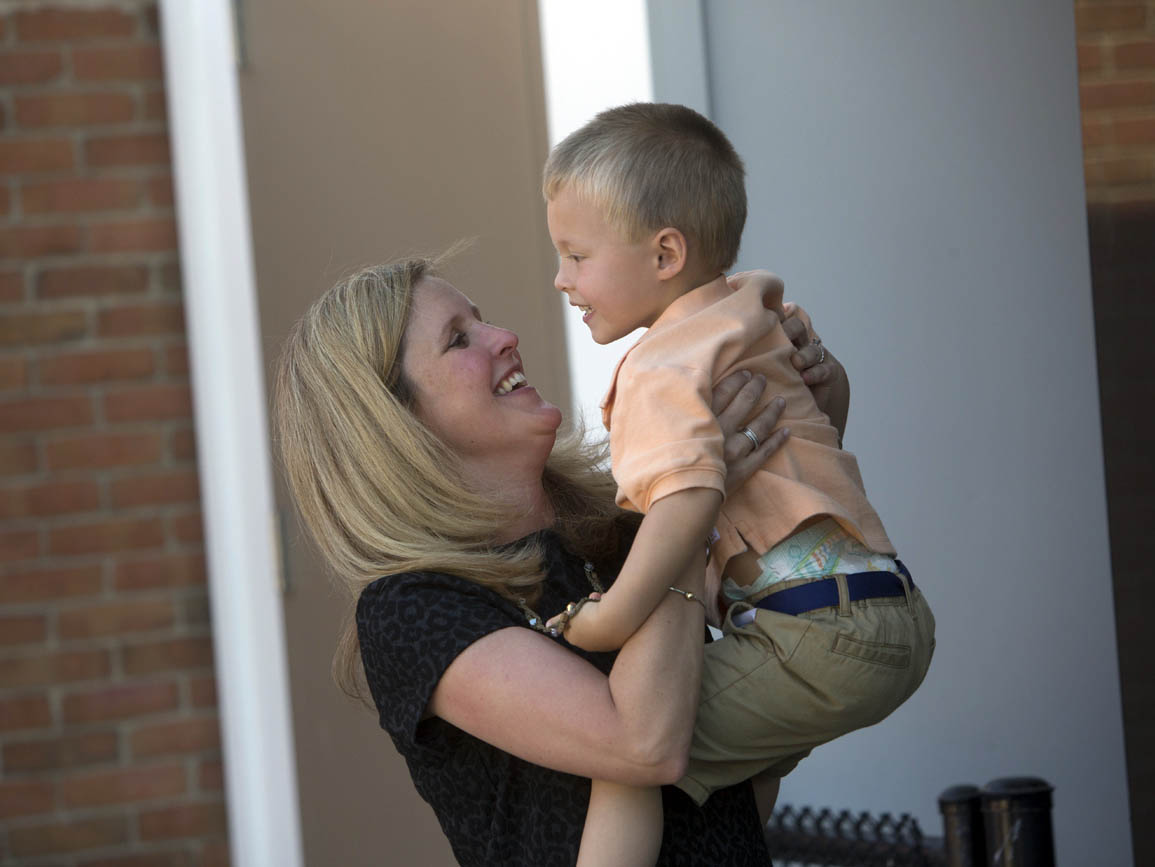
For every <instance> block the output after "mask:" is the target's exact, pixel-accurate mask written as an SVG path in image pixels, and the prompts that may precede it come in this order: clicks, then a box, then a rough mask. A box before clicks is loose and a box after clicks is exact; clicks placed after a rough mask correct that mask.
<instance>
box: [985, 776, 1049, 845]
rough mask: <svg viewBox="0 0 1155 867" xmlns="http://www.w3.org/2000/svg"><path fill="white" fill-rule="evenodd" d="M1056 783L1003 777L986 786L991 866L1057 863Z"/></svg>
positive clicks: (1036, 779) (986, 812)
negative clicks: (1053, 824)
mask: <svg viewBox="0 0 1155 867" xmlns="http://www.w3.org/2000/svg"><path fill="white" fill-rule="evenodd" d="M1053 791H1054V787H1053V786H1052V785H1051V784H1050V783H1048V782H1047V781H1046V780H1040V779H1038V778H1037V777H1003V778H1000V779H997V780H991V781H990V782H989V783H987V784H986V785H985V786H984V787H983V792H982V810H983V830H984V835H985V837H986V848H987V862H986V863H987V864H988V865H989V867H1055V840H1054V833H1053V831H1052V828H1051V792H1053Z"/></svg>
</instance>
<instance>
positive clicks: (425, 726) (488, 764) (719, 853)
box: [357, 532, 770, 867]
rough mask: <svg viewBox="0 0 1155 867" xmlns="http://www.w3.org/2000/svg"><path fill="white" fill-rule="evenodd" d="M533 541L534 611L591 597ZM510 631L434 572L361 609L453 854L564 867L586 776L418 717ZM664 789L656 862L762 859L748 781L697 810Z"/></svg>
mask: <svg viewBox="0 0 1155 867" xmlns="http://www.w3.org/2000/svg"><path fill="white" fill-rule="evenodd" d="M531 538H532V539H535V540H538V541H540V542H542V544H543V545H544V547H545V551H546V557H547V563H548V567H549V577H548V579H547V581H546V585H545V588H544V592H543V596H542V599H541V601H540V602H539V604H538V606H537V609H538V610H539V611H541V612H542V613H545V612H556V611H559V610H561V608H562V607H564V605H565V603H566V602H567V601H568V600H571V599H576V598H578V597H580V596H583V595H585V594H586V593H588V592H589V585H588V582H587V581H586V578H585V576H584V573H583V561H582V560H581V559H580V558H578V557H575V556H573V555H571V554H569V553H568V552H567V551H565V550H563V548H562V546H561V544H560V542H559V540H558V539H557V537H556V536H555V535H554V534H553V533H550V532H544V533H540V534H537V535H536V536H533V537H531ZM603 571H604V570H603ZM606 577H607V576H605V575H603V576H602V578H603V580H604V579H605V578H606ZM607 583H609V582H607ZM546 616H549V615H548V614H547V615H546ZM509 626H525V615H524V614H523V613H522V612H521V611H520V610H519V609H518V607H517V606H516V605H514V604H512V603H510V602H508V601H506V600H504V599H502V598H501V597H500V596H498V595H497V594H496V593H493V592H492V591H490V590H487V589H485V588H484V587H481V586H480V585H477V584H474V583H472V582H470V581H466V580H464V579H461V578H457V577H454V576H452V575H444V574H440V573H406V574H403V575H393V576H389V577H386V578H381V579H378V580H377V581H375V582H374V583H372V584H370V585H369V586H368V587H366V588H365V590H364V592H363V593H362V594H361V598H360V600H359V602H358V605H357V632H358V636H359V637H360V640H361V658H362V661H363V662H364V665H365V675H366V678H367V680H368V683H369V689H370V691H371V693H372V695H373V700H374V702H375V703H376V705H377V709H378V711H379V713H380V721H381V727H382V728H383V729H385V730H386V731H387V732H388V733H389V735H390V736H391V737H392V738H393V743H394V744H395V745H396V747H397V750H398V752H400V753H401V755H402V756H404V757H405V761H406V763H407V764H408V765H409V773H410V774H411V776H412V777H413V784H414V786H416V788H417V791H418V793H419V794H420V795H421V797H422V798H424V799H425V800H426V801H427V802H428V803H429V804H430V806H432V807H433V810H434V812H435V813H436V814H437V818H438V820H439V821H440V822H441V827H442V829H443V830H444V831H445V835H446V836H447V837H448V838H449V842H450V844H451V845H452V847H453V853H454V855H455V856H456V858H457V860H458V861H459V862H460V863H461V864H463V865H484V867H496V865H519V864H525V865H547V867H552V865H570V864H573V863H574V862H575V860H576V859H577V851H578V845H579V843H580V841H581V832H582V827H583V825H584V823H585V814H586V807H587V805H588V803H589V792H590V782H589V780H588V779H586V778H584V777H576V776H573V775H571V774H564V773H560V772H558V771H553V770H550V769H549V768H545V767H542V766H540V765H535V764H532V763H530V762H526V761H524V760H522V759H519V758H517V757H515V756H512V755H510V754H509V753H506V752H503V751H502V750H499V749H497V748H496V747H493V746H491V745H490V744H488V743H486V742H484V741H481V740H478V739H477V738H475V737H473V736H472V735H469V734H467V733H465V732H463V731H461V730H460V729H458V728H456V727H455V726H453V725H450V724H449V723H447V722H445V721H444V720H442V719H440V718H437V717H432V718H429V719H425V720H422V719H421V716H422V714H423V713H424V711H425V708H426V706H427V705H428V703H429V698H430V696H431V695H432V694H433V690H434V688H435V687H436V686H437V682H438V680H439V679H440V677H441V674H442V672H444V671H445V669H446V668H447V667H448V666H449V664H450V663H451V662H452V661H453V660H454V659H455V658H456V657H457V655H458V654H459V653H461V651H462V650H464V649H465V648H466V647H468V646H469V645H470V644H472V643H473V642H474V641H477V640H478V639H479V638H482V637H484V636H485V635H488V634H489V633H491V632H495V631H496V630H498V629H504V628H506V627H509ZM558 640H559V641H560V639H558ZM562 643H563V646H564V647H566V648H569V649H571V650H572V651H573V652H574V653H578V654H579V655H581V656H583V657H585V658H586V659H587V660H589V661H590V662H591V663H592V664H594V665H595V666H597V667H598V668H599V669H600V670H601V671H603V672H608V671H609V669H610V666H611V665H612V664H613V660H614V655H615V654H612V653H587V652H586V651H583V650H579V649H576V648H570V647H569V645H568V644H565V643H564V642H562ZM662 794H663V803H664V806H665V816H666V819H665V832H664V837H663V840H662V850H661V855H660V857H659V861H658V863H659V864H661V865H671V867H673V865H686V867H690V865H701V867H706V865H709V867H714V865H734V867H740V865H755V864H756V865H760V867H764V865H767V864H769V863H770V859H769V856H768V855H767V854H766V848H765V846H764V844H763V842H762V834H761V830H760V828H759V824H758V814H757V810H756V808H755V805H754V798H753V793H752V790H751V789H750V786H749V785H748V784H743V785H741V786H734V787H732V788H730V789H724V790H722V791H719V792H716V793H715V794H714V795H713V796H712V797H711V798H710V800H709V801H707V802H706V804H705V805H704V806H703V807H701V808H698V807H696V806H695V805H694V802H693V801H692V800H691V799H690V798H689V797H687V796H686V795H684V794H683V793H682V792H681V791H679V790H678V789H676V788H674V787H673V786H665V787H664V788H663V790H662Z"/></svg>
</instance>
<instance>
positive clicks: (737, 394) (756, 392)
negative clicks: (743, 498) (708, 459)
mask: <svg viewBox="0 0 1155 867" xmlns="http://www.w3.org/2000/svg"><path fill="white" fill-rule="evenodd" d="M765 390H766V378H765V377H764V376H762V375H758V376H751V375H750V373H749V372H748V371H741V370H740V371H738V372H736V373H732V374H730V375H729V376H727V377H726V378H725V379H723V380H722V381H721V382H719V383H718V384H717V385H716V386H714V395H713V401H712V403H711V409H712V410H713V411H714V414H715V415H716V416H718V426H719V427H720V428H721V429H722V458H723V460H725V462H726V495H727V496H729V495H730V494H732V493H733V492H734V491H736V490H737V489H738V488H740V487H742V485H744V484H745V483H746V481H747V480H748V479H749V478H750V477H751V476H752V475H754V473H755V471H756V470H757V469H758V468H759V467H760V466H762V465H763V464H764V463H766V461H767V460H768V459H769V457H770V455H772V454H774V452H776V451H778V449H780V448H781V447H782V444H783V443H784V442H786V438H787V437H788V436H790V429H789V428H785V427H784V428H780V429H779V430H774V425H776V424H778V419H779V418H780V417H781V416H782V410H783V408H784V407H785V406H786V403H785V401H783V400H782V398H780V397H776V398H774V400H772V401H770V403H769V404H768V405H767V406H766V408H765V409H763V410H762V411H761V412H759V413H754V407H755V406H756V405H757V404H758V399H759V398H761V397H762V392H763V391H765ZM752 413H754V414H753V415H751V414H752ZM746 431H749V432H750V436H747V434H746V433H745V432H746Z"/></svg>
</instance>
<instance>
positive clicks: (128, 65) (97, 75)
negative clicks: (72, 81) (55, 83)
mask: <svg viewBox="0 0 1155 867" xmlns="http://www.w3.org/2000/svg"><path fill="white" fill-rule="evenodd" d="M72 70H73V74H74V75H75V76H76V78H77V80H78V81H115V80H130V81H131V80H140V79H160V78H162V77H163V76H164V66H163V64H162V62H161V55H160V46H159V45H156V44H147V43H146V44H140V45H127V46H123V47H117V48H78V49H76V50H75V51H73V52H72Z"/></svg>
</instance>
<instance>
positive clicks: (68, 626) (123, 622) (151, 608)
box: [60, 599, 173, 639]
mask: <svg viewBox="0 0 1155 867" xmlns="http://www.w3.org/2000/svg"><path fill="white" fill-rule="evenodd" d="M172 623H173V610H172V603H171V602H170V601H169V600H167V599H147V600H130V601H124V600H123V599H121V600H117V601H116V602H106V603H102V604H99V605H91V606H89V607H87V608H80V609H75V610H70V611H63V612H61V613H60V636H61V638H66V639H70V638H100V637H103V636H108V635H124V634H127V633H132V632H147V631H150V630H154V629H162V628H164V627H167V626H171V625H172Z"/></svg>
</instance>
